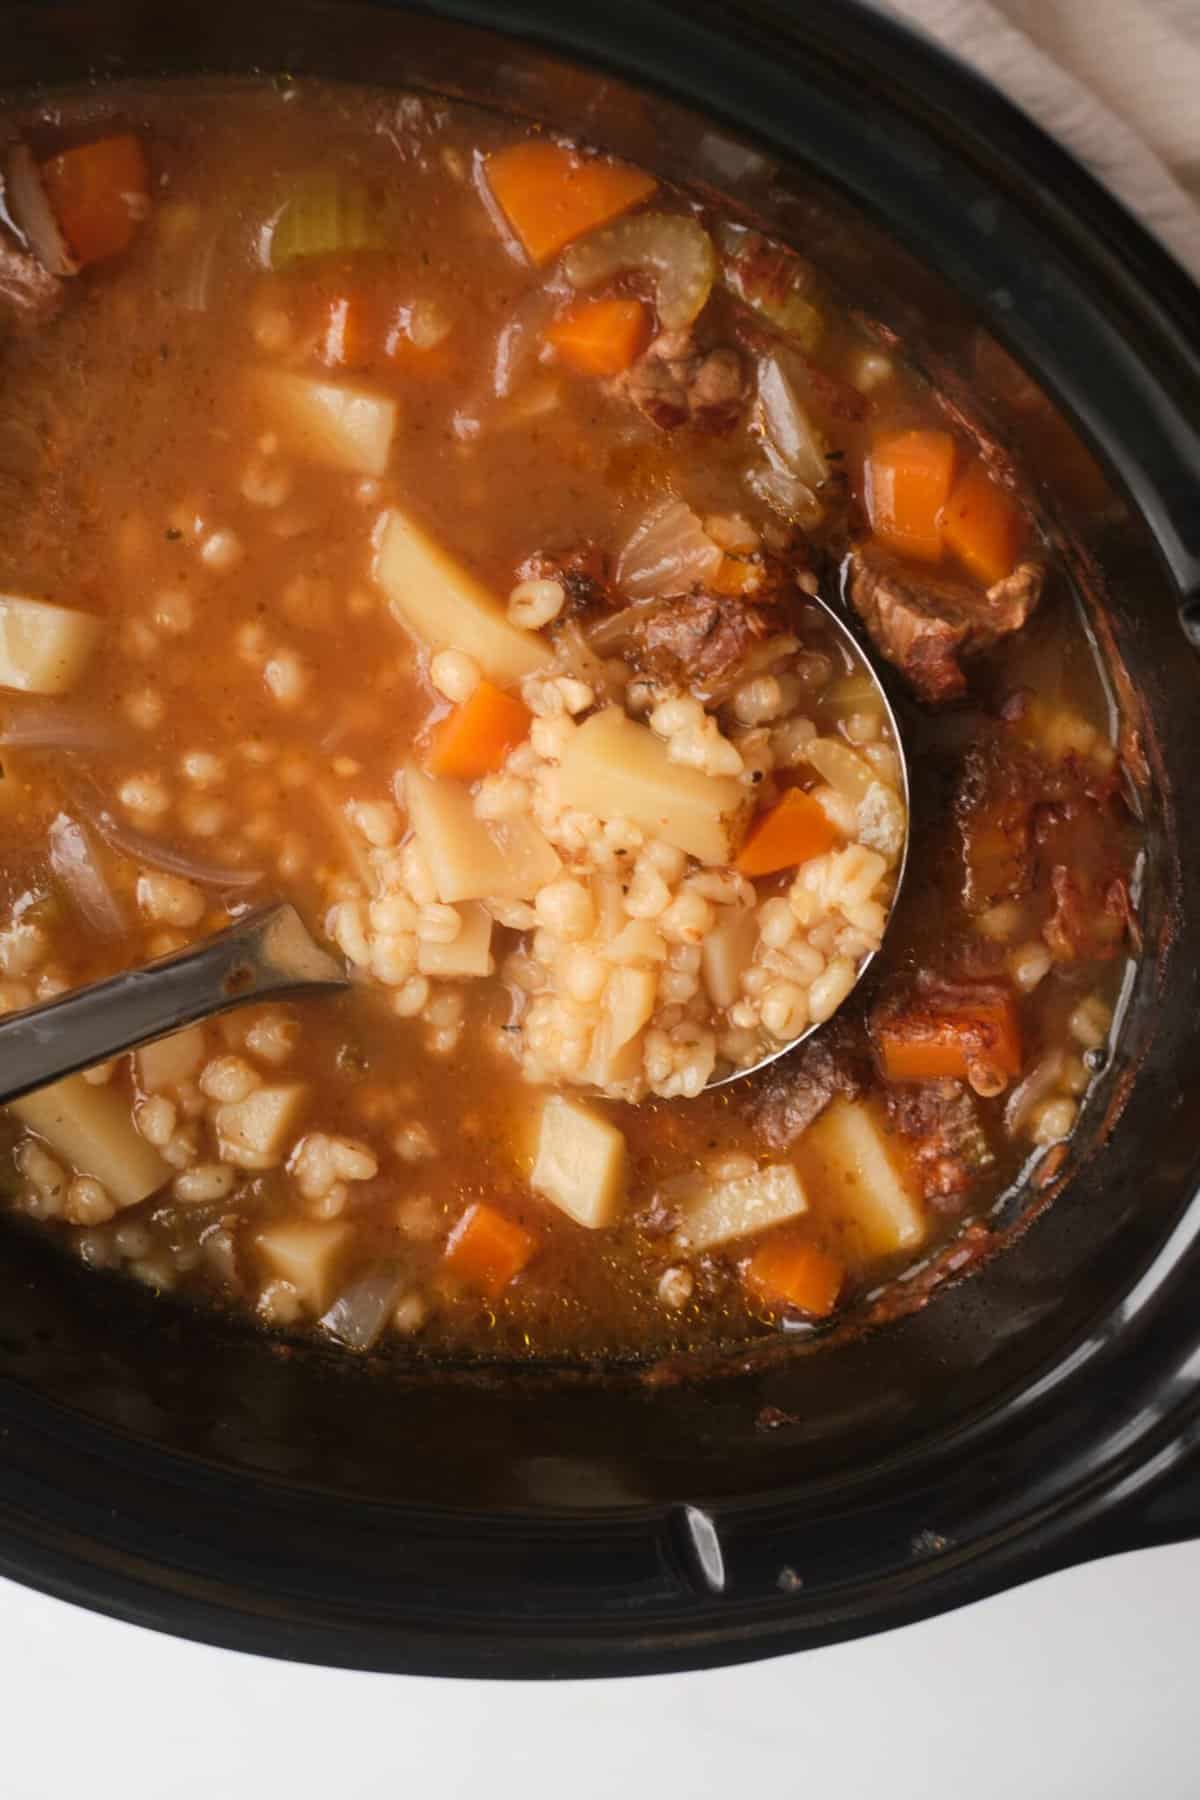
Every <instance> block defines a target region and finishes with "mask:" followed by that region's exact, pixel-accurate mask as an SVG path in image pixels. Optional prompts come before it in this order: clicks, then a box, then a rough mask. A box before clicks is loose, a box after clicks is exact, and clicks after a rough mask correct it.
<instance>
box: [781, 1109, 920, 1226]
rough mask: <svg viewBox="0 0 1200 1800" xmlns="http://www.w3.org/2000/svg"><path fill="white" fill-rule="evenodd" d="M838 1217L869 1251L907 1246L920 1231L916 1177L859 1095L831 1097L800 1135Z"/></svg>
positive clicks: (899, 1150) (897, 1146) (896, 1146)
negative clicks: (852, 1228)
mask: <svg viewBox="0 0 1200 1800" xmlns="http://www.w3.org/2000/svg"><path fill="white" fill-rule="evenodd" d="M804 1147H805V1151H806V1152H809V1153H811V1154H812V1155H814V1156H815V1157H816V1159H817V1161H818V1163H819V1165H820V1168H821V1170H822V1172H823V1173H824V1175H825V1176H826V1178H827V1181H828V1187H829V1192H830V1195H831V1196H832V1197H833V1198H834V1200H835V1201H836V1204H837V1207H838V1210H839V1211H840V1212H841V1213H842V1215H843V1217H844V1218H846V1219H848V1220H851V1221H852V1222H853V1223H854V1224H855V1225H857V1226H858V1229H859V1233H860V1235H861V1241H862V1247H863V1250H864V1251H865V1252H867V1253H868V1254H870V1255H873V1256H886V1255H888V1254H890V1253H891V1252H893V1251H896V1250H911V1249H913V1248H914V1247H915V1246H916V1245H917V1244H919V1243H921V1242H922V1240H923V1239H924V1237H925V1229H926V1227H925V1215H924V1212H923V1210H922V1207H921V1202H920V1200H919V1199H918V1197H917V1192H916V1183H915V1182H914V1180H913V1178H912V1175H911V1173H910V1172H909V1170H908V1169H907V1168H906V1167H905V1163H904V1157H903V1153H902V1151H901V1149H900V1147H899V1145H897V1144H895V1143H893V1142H891V1141H889V1138H888V1135H887V1133H886V1132H885V1131H884V1129H883V1127H882V1125H881V1124H880V1122H879V1121H878V1119H877V1118H876V1116H875V1114H874V1113H873V1112H872V1110H871V1108H870V1107H869V1106H867V1105H865V1104H864V1103H863V1102H862V1101H852V1100H835V1101H834V1103H833V1105H832V1106H831V1107H829V1108H828V1110H827V1111H826V1112H824V1113H823V1114H822V1115H821V1117H820V1118H819V1119H818V1120H817V1122H816V1124H815V1125H813V1126H812V1127H811V1128H810V1130H809V1131H808V1133H807V1134H806V1136H805V1138H804Z"/></svg>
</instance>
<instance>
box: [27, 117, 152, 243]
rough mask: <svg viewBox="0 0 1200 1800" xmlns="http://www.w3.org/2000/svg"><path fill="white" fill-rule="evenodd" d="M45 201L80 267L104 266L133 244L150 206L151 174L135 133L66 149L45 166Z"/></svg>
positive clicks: (42, 175) (45, 163) (43, 170)
mask: <svg viewBox="0 0 1200 1800" xmlns="http://www.w3.org/2000/svg"><path fill="white" fill-rule="evenodd" d="M40 174H41V178H42V186H43V188H44V189H45V193H46V199H47V200H48V201H49V203H50V208H51V211H52V212H53V213H54V216H55V218H56V219H57V221H58V228H59V230H60V231H61V232H62V234H63V237H64V238H65V239H66V241H67V245H68V247H69V249H70V251H71V254H72V255H73V256H74V258H75V260H76V262H78V263H80V264H84V263H94V262H100V261H102V260H103V259H104V258H105V257H107V256H116V255H118V254H119V253H120V252H121V251H122V250H124V249H125V248H126V246H127V245H128V244H129V243H130V241H131V240H132V238H133V235H134V233H135V232H136V230H137V228H138V226H139V225H140V224H141V222H142V220H143V219H144V218H145V216H146V212H147V210H148V208H149V205H150V170H149V168H148V167H147V164H146V153H145V151H144V150H143V149H142V146H141V142H140V140H139V139H138V138H136V137H134V135H133V133H132V132H129V131H126V132H122V133H120V135H119V136H117V137H107V138H98V139H97V140H96V142H95V143H92V144H80V145H79V147H78V148H77V149H75V150H64V151H63V152H62V154H61V156H52V157H51V158H50V160H49V162H44V163H42V165H41V169H40Z"/></svg>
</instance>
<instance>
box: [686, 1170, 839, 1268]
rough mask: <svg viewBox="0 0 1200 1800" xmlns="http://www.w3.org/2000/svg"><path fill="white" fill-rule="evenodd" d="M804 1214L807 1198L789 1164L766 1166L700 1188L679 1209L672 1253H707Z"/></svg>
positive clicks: (798, 1178)
mask: <svg viewBox="0 0 1200 1800" xmlns="http://www.w3.org/2000/svg"><path fill="white" fill-rule="evenodd" d="M807 1211H808V1196H807V1195H806V1194H805V1192H804V1189H803V1188H802V1187H801V1185H800V1177H799V1176H798V1175H797V1173H796V1171H795V1169H794V1168H793V1167H792V1165H791V1163H770V1164H768V1165H767V1167H766V1168H765V1169H756V1170H755V1171H754V1173H753V1175H742V1176H739V1177H738V1178H737V1179H736V1180H734V1181H712V1182H710V1183H707V1184H705V1185H704V1186H703V1187H701V1189H700V1190H699V1191H698V1192H697V1193H696V1194H695V1195H694V1196H693V1197H692V1198H691V1199H689V1200H687V1201H686V1202H685V1203H684V1205H683V1207H682V1209H681V1216H680V1221H679V1224H678V1225H677V1226H676V1228H675V1233H674V1237H673V1242H674V1244H675V1247H676V1249H677V1250H693V1251H694V1250H712V1249H714V1248H715V1247H716V1246H717V1245H718V1244H728V1243H732V1242H733V1240H734V1239H735V1238H743V1237H749V1236H750V1235H751V1234H752V1233H753V1232H756V1231H765V1230H766V1229H767V1227H768V1225H782V1224H783V1223H784V1221H785V1220H786V1219H798V1218H799V1217H800V1215H801V1213H805V1212H807Z"/></svg>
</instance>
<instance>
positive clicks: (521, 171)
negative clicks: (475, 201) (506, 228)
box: [487, 138, 658, 263]
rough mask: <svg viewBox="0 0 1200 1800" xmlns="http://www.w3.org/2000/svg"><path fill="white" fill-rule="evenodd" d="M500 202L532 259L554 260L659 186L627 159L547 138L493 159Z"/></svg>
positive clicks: (492, 177)
mask: <svg viewBox="0 0 1200 1800" xmlns="http://www.w3.org/2000/svg"><path fill="white" fill-rule="evenodd" d="M487 180H488V186H489V187H490V188H491V190H492V194H493V197H494V198H495V200H496V203H497V205H498V206H499V207H500V209H501V211H502V212H503V213H504V216H505V218H506V219H507V220H508V222H509V224H510V225H511V226H512V228H513V230H514V232H515V233H516V235H517V237H518V238H519V239H520V241H521V244H522V246H523V248H524V250H525V253H526V255H527V256H528V257H529V260H530V262H534V263H544V262H549V260H550V258H551V257H552V256H556V255H557V254H558V252H559V251H560V250H561V249H562V248H563V245H564V244H569V243H570V242H571V239H572V238H577V237H580V236H581V235H582V233H583V232H585V231H592V230H593V229H594V228H595V227H596V226H597V225H605V224H607V223H608V221H609V220H610V219H615V218H617V217H618V216H619V215H620V214H621V213H623V212H628V211H629V208H630V207H631V206H636V205H637V204H638V202H639V201H640V200H645V199H646V198H647V197H648V196H649V195H650V194H652V193H653V192H654V189H655V187H656V186H657V185H658V184H657V183H656V181H655V180H654V177H653V176H652V175H646V174H644V173H643V172H642V170H641V169H631V168H630V167H629V166H628V164H627V163H618V162H609V161H607V160H606V159H605V158H602V157H592V156H588V157H584V156H580V155H579V153H578V151H575V150H568V149H566V148H565V147H564V146H563V145H562V144H552V143H550V142H549V140H548V139H546V138H528V139H526V140H525V142H524V143H520V144H511V145H510V146H509V147H508V149H506V150H498V151H496V153H495V155H493V156H489V157H488V159H487Z"/></svg>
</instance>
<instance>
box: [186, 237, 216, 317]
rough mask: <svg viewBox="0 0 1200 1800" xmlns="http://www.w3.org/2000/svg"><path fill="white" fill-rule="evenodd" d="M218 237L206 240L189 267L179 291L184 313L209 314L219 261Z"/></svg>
mask: <svg viewBox="0 0 1200 1800" xmlns="http://www.w3.org/2000/svg"><path fill="white" fill-rule="evenodd" d="M217 243H218V237H217V236H215V235H214V236H213V237H210V238H206V240H205V242H204V243H203V244H202V245H201V247H200V250H199V252H198V253H197V255H196V256H195V257H194V258H193V259H192V261H191V263H190V264H189V265H188V271H187V274H186V276H185V277H184V281H183V286H182V287H181V288H180V290H179V304H180V306H181V307H182V308H183V310H184V312H189V313H203V312H207V311H208V308H209V304H210V302H211V300H212V286H213V270H214V268H215V266H216V260H217Z"/></svg>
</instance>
